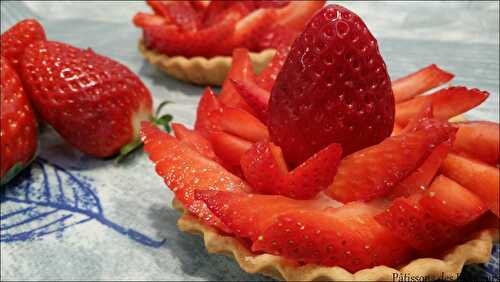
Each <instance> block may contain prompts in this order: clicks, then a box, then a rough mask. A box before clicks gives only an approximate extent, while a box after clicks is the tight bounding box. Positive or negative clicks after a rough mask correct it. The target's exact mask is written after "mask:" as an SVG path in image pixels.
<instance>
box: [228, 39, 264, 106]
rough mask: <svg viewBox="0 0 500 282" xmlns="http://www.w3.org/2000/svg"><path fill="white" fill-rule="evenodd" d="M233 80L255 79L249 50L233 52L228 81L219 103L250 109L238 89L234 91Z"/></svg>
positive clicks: (239, 49)
mask: <svg viewBox="0 0 500 282" xmlns="http://www.w3.org/2000/svg"><path fill="white" fill-rule="evenodd" d="M231 79H237V80H241V81H249V80H254V79H255V72H254V70H253V66H252V60H250V55H249V53H248V50H247V49H242V48H238V49H235V50H234V51H233V58H232V63H231V69H230V70H229V73H228V74H227V78H226V81H224V84H223V85H222V90H221V92H220V95H219V101H220V102H221V103H222V104H224V105H226V106H230V107H240V108H243V109H249V107H248V105H246V103H245V101H244V100H243V99H242V98H241V96H240V95H239V94H238V92H237V91H236V89H234V86H233V84H232V83H231Z"/></svg>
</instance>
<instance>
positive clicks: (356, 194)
mask: <svg viewBox="0 0 500 282" xmlns="http://www.w3.org/2000/svg"><path fill="white" fill-rule="evenodd" d="M455 131H456V128H453V127H451V126H450V125H449V124H447V123H441V122H437V123H429V124H428V125H427V126H425V127H424V128H422V129H420V130H417V131H415V132H408V133H406V134H401V135H397V136H393V137H389V138H387V139H385V140H384V141H383V142H382V143H380V144H378V145H374V146H371V147H368V148H365V149H363V150H361V151H358V152H356V153H353V154H351V155H349V156H347V157H345V158H344V159H343V160H342V161H341V162H340V166H339V169H338V172H337V176H336V177H335V180H334V182H333V183H332V185H330V187H329V188H328V189H327V190H326V193H327V194H328V195H329V196H331V197H332V198H334V199H336V200H338V201H341V202H350V201H355V200H370V199H374V198H377V197H380V196H383V195H386V194H387V193H389V192H390V191H391V189H392V188H393V187H394V186H395V185H396V184H397V183H399V182H400V181H401V180H402V179H404V178H405V177H407V176H408V175H409V174H410V173H412V172H413V171H414V170H415V169H416V168H417V167H419V166H420V165H421V164H422V162H423V161H424V160H425V159H426V158H427V157H428V156H429V154H430V153H431V152H432V148H433V147H435V146H437V145H438V144H441V143H442V142H444V141H446V140H448V139H450V137H451V135H452V134H454V133H455Z"/></svg>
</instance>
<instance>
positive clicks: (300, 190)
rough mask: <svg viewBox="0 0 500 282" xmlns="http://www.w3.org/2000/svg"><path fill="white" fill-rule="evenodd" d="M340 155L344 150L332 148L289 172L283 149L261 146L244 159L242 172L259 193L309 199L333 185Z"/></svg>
mask: <svg viewBox="0 0 500 282" xmlns="http://www.w3.org/2000/svg"><path fill="white" fill-rule="evenodd" d="M341 155H342V148H341V147H340V146H339V145H338V144H331V145H329V146H327V147H326V148H324V149H323V150H321V151H319V152H318V153H316V154H314V155H313V156H312V157H311V158H309V159H308V160H306V161H305V162H304V163H303V164H301V165H300V166H298V167H296V168H295V169H294V170H292V171H290V172H288V168H287V165H286V163H285V160H284V158H283V154H282V152H281V149H280V148H279V147H277V146H275V145H274V144H272V143H269V142H258V143H255V144H254V145H253V146H252V148H251V149H250V150H248V151H247V152H246V153H245V154H244V155H243V156H242V158H241V168H242V170H243V173H244V175H245V177H246V179H247V181H248V182H249V183H250V184H251V186H252V188H253V189H254V190H255V191H257V192H260V193H264V194H274V195H283V196H287V197H290V198H295V199H310V198H312V197H314V196H316V195H317V194H318V193H319V192H321V191H322V190H324V189H325V188H327V187H328V185H329V184H330V183H332V180H333V178H334V177H335V174H336V172H337V166H338V163H339V161H340V157H341Z"/></svg>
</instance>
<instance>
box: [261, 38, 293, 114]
mask: <svg viewBox="0 0 500 282" xmlns="http://www.w3.org/2000/svg"><path fill="white" fill-rule="evenodd" d="M289 52H290V47H283V48H279V49H277V51H276V54H275V55H274V57H273V59H272V60H271V61H270V62H269V64H267V66H266V67H265V68H264V69H263V70H262V72H261V73H260V74H259V75H258V76H257V79H256V83H257V85H258V86H259V87H260V88H262V89H264V90H266V91H271V89H272V88H273V86H274V82H275V81H276V78H277V77H278V73H279V72H280V71H281V68H282V67H283V65H284V64H285V60H286V58H287V57H288V53H289ZM266 105H267V103H266Z"/></svg>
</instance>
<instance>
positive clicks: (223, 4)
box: [203, 1, 255, 27]
mask: <svg viewBox="0 0 500 282" xmlns="http://www.w3.org/2000/svg"><path fill="white" fill-rule="evenodd" d="M253 9H255V7H250V5H247V4H246V1H245V2H239V1H238V2H236V1H210V3H209V4H208V6H207V9H206V10H205V13H204V15H203V25H204V26H205V27H208V26H212V25H214V24H217V23H219V22H221V21H223V20H224V19H225V18H226V16H227V15H228V14H230V15H231V17H234V19H235V20H240V19H241V18H243V17H245V16H246V15H248V14H249V13H250V12H252V11H253Z"/></svg>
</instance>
